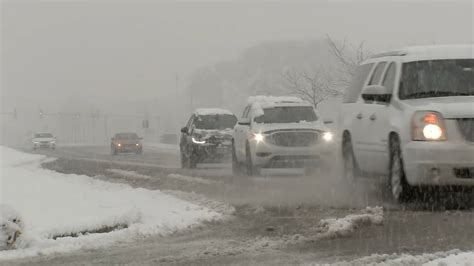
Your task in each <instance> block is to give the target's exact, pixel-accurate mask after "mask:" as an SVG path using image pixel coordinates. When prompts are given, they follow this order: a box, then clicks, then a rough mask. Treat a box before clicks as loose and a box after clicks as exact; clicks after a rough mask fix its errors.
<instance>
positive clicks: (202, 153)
mask: <svg viewBox="0 0 474 266" xmlns="http://www.w3.org/2000/svg"><path fill="white" fill-rule="evenodd" d="M193 150H194V152H195V153H196V155H197V157H198V158H199V160H200V161H204V160H223V159H226V158H230V156H231V155H232V146H231V145H228V144H227V145H226V144H214V143H212V144H211V143H206V144H194V149H193Z"/></svg>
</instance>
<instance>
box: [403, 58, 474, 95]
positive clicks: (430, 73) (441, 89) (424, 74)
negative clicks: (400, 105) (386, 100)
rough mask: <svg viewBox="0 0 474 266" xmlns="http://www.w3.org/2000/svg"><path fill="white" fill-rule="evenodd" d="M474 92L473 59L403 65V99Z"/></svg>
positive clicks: (471, 93)
mask: <svg viewBox="0 0 474 266" xmlns="http://www.w3.org/2000/svg"><path fill="white" fill-rule="evenodd" d="M468 95H474V59H457V60H430V61H417V62H410V63H405V64H403V71H402V78H401V83H400V90H399V97H400V99H402V100H403V99H417V98H431V97H446V96H468Z"/></svg>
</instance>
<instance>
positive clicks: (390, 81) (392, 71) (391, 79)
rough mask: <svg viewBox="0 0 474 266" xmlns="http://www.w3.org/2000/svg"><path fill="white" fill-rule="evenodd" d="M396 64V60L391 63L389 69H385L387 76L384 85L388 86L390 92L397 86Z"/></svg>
mask: <svg viewBox="0 0 474 266" xmlns="http://www.w3.org/2000/svg"><path fill="white" fill-rule="evenodd" d="M396 70H397V69H396V64H395V63H394V62H392V63H390V65H389V66H388V69H387V71H385V77H384V80H383V83H382V85H383V86H384V87H385V88H387V89H388V90H389V91H390V92H392V91H393V88H394V87H395V75H396V73H397V72H396Z"/></svg>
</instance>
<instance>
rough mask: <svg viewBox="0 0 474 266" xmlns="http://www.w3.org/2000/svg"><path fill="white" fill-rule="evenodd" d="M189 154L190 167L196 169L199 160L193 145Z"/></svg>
mask: <svg viewBox="0 0 474 266" xmlns="http://www.w3.org/2000/svg"><path fill="white" fill-rule="evenodd" d="M188 154H189V157H188V166H189V168H192V169H194V168H196V166H197V161H198V157H197V154H196V153H195V152H194V150H193V148H192V147H189V151H188Z"/></svg>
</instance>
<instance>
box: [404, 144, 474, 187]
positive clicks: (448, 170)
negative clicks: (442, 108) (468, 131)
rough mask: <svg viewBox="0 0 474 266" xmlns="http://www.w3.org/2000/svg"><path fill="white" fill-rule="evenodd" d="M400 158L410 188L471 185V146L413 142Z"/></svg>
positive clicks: (473, 156)
mask: <svg viewBox="0 0 474 266" xmlns="http://www.w3.org/2000/svg"><path fill="white" fill-rule="evenodd" d="M403 159H404V160H403V161H404V167H405V174H406V178H407V181H408V183H409V184H411V185H439V186H445V185H453V186H458V185H459V186H474V143H469V142H464V141H459V142H458V141H456V142H448V141H446V142H426V141H425V142H417V141H412V142H409V143H408V144H406V145H405V146H404V147H403Z"/></svg>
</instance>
